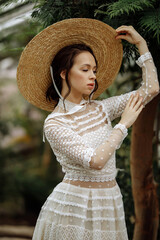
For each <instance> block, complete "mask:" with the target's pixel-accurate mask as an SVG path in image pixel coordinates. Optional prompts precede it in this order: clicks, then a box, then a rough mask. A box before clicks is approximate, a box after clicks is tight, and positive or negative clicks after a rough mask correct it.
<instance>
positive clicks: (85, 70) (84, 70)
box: [82, 69, 97, 74]
mask: <svg viewBox="0 0 160 240" xmlns="http://www.w3.org/2000/svg"><path fill="white" fill-rule="evenodd" d="M82 71H83V72H87V71H88V69H83V70H82ZM93 72H94V74H96V73H97V71H93Z"/></svg>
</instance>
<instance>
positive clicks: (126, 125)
mask: <svg viewBox="0 0 160 240" xmlns="http://www.w3.org/2000/svg"><path fill="white" fill-rule="evenodd" d="M119 123H120V124H123V125H124V126H125V127H126V128H129V126H128V124H127V123H125V122H123V121H122V120H120V121H119Z"/></svg>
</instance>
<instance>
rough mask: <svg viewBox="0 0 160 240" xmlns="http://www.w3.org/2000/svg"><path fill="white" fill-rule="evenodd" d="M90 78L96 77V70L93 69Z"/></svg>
mask: <svg viewBox="0 0 160 240" xmlns="http://www.w3.org/2000/svg"><path fill="white" fill-rule="evenodd" d="M90 79H94V80H95V79H96V74H95V73H94V71H91V74H90Z"/></svg>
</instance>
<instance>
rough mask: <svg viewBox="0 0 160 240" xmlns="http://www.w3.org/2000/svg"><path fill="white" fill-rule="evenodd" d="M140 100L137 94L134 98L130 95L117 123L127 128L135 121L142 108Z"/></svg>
mask: <svg viewBox="0 0 160 240" xmlns="http://www.w3.org/2000/svg"><path fill="white" fill-rule="evenodd" d="M142 100H143V98H142V97H140V96H139V93H138V92H137V93H136V95H135V96H134V95H133V94H132V95H131V96H130V98H129V100H128V102H127V105H126V107H125V109H124V111H123V113H122V115H121V120H120V122H119V123H121V124H124V125H125V126H126V128H129V127H130V126H131V125H132V124H133V123H134V122H135V121H136V119H137V118H138V116H139V114H140V112H141V111H142V109H143V107H144V106H143V104H142Z"/></svg>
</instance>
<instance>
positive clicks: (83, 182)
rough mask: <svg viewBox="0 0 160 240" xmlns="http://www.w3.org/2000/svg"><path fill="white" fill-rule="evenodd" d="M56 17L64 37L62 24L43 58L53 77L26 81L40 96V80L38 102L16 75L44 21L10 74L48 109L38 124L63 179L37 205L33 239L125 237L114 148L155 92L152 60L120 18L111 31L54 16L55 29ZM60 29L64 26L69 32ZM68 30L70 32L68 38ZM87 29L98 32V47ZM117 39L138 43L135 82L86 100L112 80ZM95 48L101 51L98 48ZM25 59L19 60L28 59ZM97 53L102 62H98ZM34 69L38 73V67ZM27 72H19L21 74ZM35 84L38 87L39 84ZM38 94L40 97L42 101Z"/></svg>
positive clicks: (117, 57)
mask: <svg viewBox="0 0 160 240" xmlns="http://www.w3.org/2000/svg"><path fill="white" fill-rule="evenodd" d="M56 24H57V23H56ZM56 24H53V25H54V27H55V28H54V35H55V34H56V36H58V37H61V35H63V38H62V40H59V39H58V40H57V41H56V42H58V43H59V42H60V43H62V41H63V42H64V31H66V32H65V34H66V38H65V40H66V41H69V42H67V44H64V46H62V45H61V44H60V46H59V47H58V51H55V53H54V54H53V55H54V58H53V59H52V61H51V58H50V60H48V63H49V62H50V65H51V66H50V70H51V77H52V81H53V83H52V84H50V82H49V81H47V80H43V81H42V79H41V85H40V86H39V84H35V85H34V87H32V90H33V91H34V89H35V86H36V87H37V88H36V92H37V91H39V94H38V93H37V96H38V98H40V97H41V96H40V90H42V89H41V87H43V86H44V85H45V88H46V89H47V90H46V91H45V94H46V95H45V97H46V100H45V101H44V100H43V105H42V100H39V99H38V100H37V97H35V96H36V92H35V93H34V94H33V93H32V98H33V99H31V98H30V97H28V95H27V94H26V90H25V91H24V90H23V88H22V85H23V84H21V85H20V83H24V81H25V80H22V79H23V78H22V66H23V64H24V63H26V59H27V58H28V55H29V54H30V56H33V54H31V53H30V50H31V49H33V48H34V46H37V45H36V44H35V42H36V43H37V42H38V43H39V42H40V41H41V43H42V37H43V36H44V35H43V33H45V36H46V35H47V34H48V36H50V38H48V39H51V35H52V31H51V28H49V29H47V30H43V31H42V33H41V34H40V35H39V38H35V40H34V41H33V42H32V43H31V44H30V45H31V46H29V47H28V49H27V50H25V52H24V54H23V56H22V57H21V60H20V63H19V67H18V74H17V79H18V85H19V88H20V90H21V92H23V95H25V97H26V98H27V100H29V101H30V102H31V103H33V104H34V105H36V106H38V107H41V108H43V109H49V110H51V109H52V113H51V114H49V115H48V117H47V118H46V120H45V124H44V132H45V136H46V138H47V140H48V141H49V143H50V145H51V148H52V149H53V151H54V153H55V155H56V157H57V160H58V161H59V163H60V164H61V165H62V171H63V172H65V176H64V179H63V181H62V182H61V183H59V184H58V185H57V186H56V187H55V188H54V190H53V192H52V193H51V194H50V195H49V197H48V198H47V200H46V202H45V203H44V205H43V206H42V209H41V212H40V214H39V217H38V219H37V223H36V226H35V230H34V234H33V240H40V239H41V240H42V239H43V240H48V239H56V240H59V239H65V240H67V239H71V240H78V239H79V240H82V239H84V240H88V239H90V240H96V239H105V240H106V239H116V240H122V239H123V240H125V239H128V236H127V229H126V224H125V217H124V209H123V202H122V195H121V192H120V189H119V186H118V184H117V182H116V180H115V177H116V165H115V151H116V149H118V148H120V146H121V144H122V142H123V140H124V138H125V137H126V136H127V134H128V128H129V127H130V126H132V124H133V123H134V122H135V120H136V119H137V117H138V115H139V114H140V112H141V111H142V109H143V107H144V106H145V105H146V104H147V103H148V102H149V101H151V99H152V98H153V97H155V96H156V95H157V94H158V92H159V83H158V80H157V73H156V68H155V66H154V63H153V59H152V56H151V54H150V52H149V50H148V47H147V44H146V41H145V40H144V39H143V38H142V36H140V35H139V34H138V33H137V32H136V30H135V29H134V28H133V27H132V26H121V27H119V28H117V29H116V31H115V30H113V29H112V28H111V27H110V26H108V25H106V24H104V23H102V22H100V21H97V20H93V19H69V20H64V21H62V22H60V23H58V30H56V31H55V29H56V26H57V25H56ZM64 26H65V29H63V27H64ZM88 26H90V29H88ZM60 27H61V28H60ZM59 28H60V29H61V33H60V31H59ZM74 28H75V29H74ZM86 28H87V30H84V29H86ZM68 29H69V30H70V32H71V33H72V34H71V35H72V37H71V38H70V37H69V34H70V33H69V32H68ZM82 29H83V30H82ZM97 29H98V31H99V33H98V32H97ZM88 30H90V31H88ZM106 30H108V32H109V34H108V32H107V31H106ZM90 32H92V33H94V34H92V38H91V36H89V35H88V34H91V33H90ZM82 33H83V34H82ZM96 33H97V34H96ZM102 33H103V34H102ZM121 33H125V35H121ZM58 34H59V35H58ZM75 34H76V36H77V39H76V40H75V39H74V40H73V38H75ZM98 34H99V36H98V37H97V35H98ZM107 34H108V35H107ZM84 36H85V38H84ZM94 36H96V37H97V38H98V39H99V43H100V44H99V46H98V47H97V45H98V44H97V41H94ZM106 37H107V39H108V42H107V43H106V42H105V41H106ZM68 39H70V40H68ZM86 39H87V40H86ZM102 39H103V41H101V40H102ZM120 39H125V40H127V41H128V42H130V43H132V44H136V46H137V48H138V50H139V53H140V55H141V56H140V57H139V59H138V60H137V61H136V63H137V64H138V65H139V66H140V67H142V71H143V81H142V86H141V87H140V88H139V89H137V90H134V91H132V92H129V93H126V94H121V95H120V96H114V97H110V98H107V99H104V100H102V101H98V100H92V96H93V94H96V93H97V91H100V92H103V91H104V90H105V89H106V87H107V86H109V85H110V84H111V82H110V80H112V81H113V79H114V78H115V73H117V72H118V70H119V67H120V63H121V60H122V54H121V53H122V51H121V50H122V49H121V45H120ZM82 40H84V41H82ZM92 41H94V43H93V42H92ZM116 41H117V42H116ZM69 43H70V44H69ZM95 43H96V44H95ZM45 44H46V41H45ZM42 45H43V44H42ZM54 45H55V43H54ZM47 46H50V43H48V45H47ZM106 46H107V47H106ZM98 48H99V49H98ZM104 48H105V51H104ZM36 49H38V48H36ZM97 49H98V50H97ZM100 49H101V52H100ZM103 51H104V53H105V54H104V55H103V54H102V55H103V56H101V53H102V52H103ZM42 52H43V51H42ZM99 52H100V53H99ZM117 52H118V55H116V54H117ZM44 56H45V55H44ZM40 59H41V60H42V59H43V58H40ZM48 59H49V57H48ZM29 60H30V61H31V58H30V59H29ZM29 60H28V64H26V66H28V65H29V63H30V61H29ZM103 61H104V63H105V64H106V69H104V68H103ZM44 62H46V60H45V61H44ZM48 63H47V64H48ZM31 65H32V66H33V63H31ZM26 66H25V67H26ZM47 66H48V65H47ZM32 68H33V67H32ZM44 69H46V66H44V67H43V70H44ZM102 70H103V71H102ZM27 71H28V72H27V73H30V75H31V73H32V74H33V72H32V71H33V70H31V68H29V69H28V70H27ZM39 71H41V69H40V70H39ZM98 71H99V75H98ZM35 72H36V74H38V76H39V77H40V74H42V72H41V73H38V71H36V70H35V71H34V73H35ZM27 73H23V75H25V76H27ZM104 73H105V74H104ZM25 76H23V77H24V78H25ZM44 76H47V75H45V74H44ZM34 77H35V76H34ZM35 78H36V77H35ZM37 79H38V77H37ZM32 80H33V78H32ZM102 80H103V81H102ZM29 83H31V80H29ZM29 83H28V86H29ZM29 89H31V86H29ZM39 89H40V90H39ZM99 89H101V90H99ZM41 92H42V93H44V90H43V91H41ZM100 92H99V94H100ZM33 96H34V97H33ZM35 99H36V100H35ZM44 102H45V104H48V105H46V106H45V105H44ZM120 116H121V120H120V122H119V123H118V124H116V125H115V126H114V128H112V125H111V121H112V120H114V119H115V118H117V117H120Z"/></svg>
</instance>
